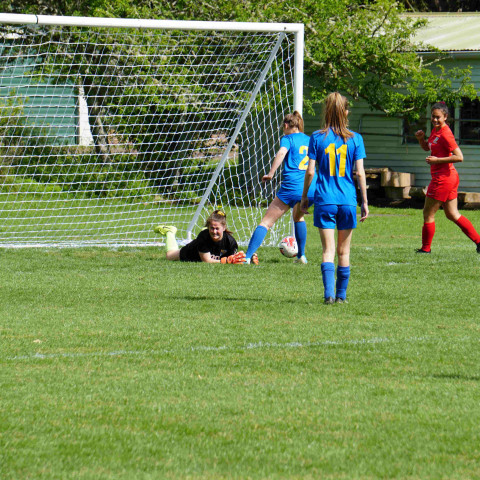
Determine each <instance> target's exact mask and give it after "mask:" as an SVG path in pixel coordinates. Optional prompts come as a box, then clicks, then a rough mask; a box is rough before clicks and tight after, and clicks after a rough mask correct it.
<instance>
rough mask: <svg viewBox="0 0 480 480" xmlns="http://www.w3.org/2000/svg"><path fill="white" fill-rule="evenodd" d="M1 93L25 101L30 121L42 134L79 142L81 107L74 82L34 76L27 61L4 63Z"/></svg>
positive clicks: (0, 74) (60, 140) (67, 142)
mask: <svg viewBox="0 0 480 480" xmlns="http://www.w3.org/2000/svg"><path fill="white" fill-rule="evenodd" d="M0 97H2V98H3V99H4V100H5V99H6V98H8V97H13V98H15V99H17V101H18V102H19V103H20V104H23V112H24V115H25V117H26V118H27V123H28V124H29V125H30V126H32V127H37V128H39V129H41V130H40V133H39V134H40V135H45V136H48V137H49V138H51V139H52V140H51V142H52V143H55V144H62V145H75V144H77V143H78V122H79V120H78V115H79V112H78V107H77V103H76V97H75V92H74V88H73V86H72V85H54V84H53V83H52V82H50V83H47V82H46V81H38V80H37V79H35V78H32V74H31V67H29V65H27V64H23V65H18V64H17V65H8V66H4V67H3V68H2V69H1V71H0Z"/></svg>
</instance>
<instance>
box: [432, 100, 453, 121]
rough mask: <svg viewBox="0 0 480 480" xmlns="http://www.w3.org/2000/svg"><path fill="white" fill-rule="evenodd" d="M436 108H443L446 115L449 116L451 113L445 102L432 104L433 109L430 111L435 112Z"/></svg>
mask: <svg viewBox="0 0 480 480" xmlns="http://www.w3.org/2000/svg"><path fill="white" fill-rule="evenodd" d="M434 110H441V111H442V113H443V114H444V115H445V116H446V117H448V115H449V111H448V107H447V104H446V103H445V102H437V103H434V104H433V105H432V109H431V110H430V112H433V111H434Z"/></svg>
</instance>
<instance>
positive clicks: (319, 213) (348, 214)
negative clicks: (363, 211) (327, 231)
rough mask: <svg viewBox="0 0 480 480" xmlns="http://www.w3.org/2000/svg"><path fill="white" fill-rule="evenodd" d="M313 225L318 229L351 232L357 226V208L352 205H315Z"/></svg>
mask: <svg viewBox="0 0 480 480" xmlns="http://www.w3.org/2000/svg"><path fill="white" fill-rule="evenodd" d="M313 224H314V225H315V226H316V227H318V228H333V229H334V228H335V227H337V230H350V229H352V228H356V226H357V207H353V206H352V205H315V210H314V212H313Z"/></svg>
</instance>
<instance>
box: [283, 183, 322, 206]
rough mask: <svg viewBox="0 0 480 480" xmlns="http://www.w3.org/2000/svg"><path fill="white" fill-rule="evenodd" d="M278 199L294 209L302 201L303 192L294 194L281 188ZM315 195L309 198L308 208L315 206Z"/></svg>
mask: <svg viewBox="0 0 480 480" xmlns="http://www.w3.org/2000/svg"><path fill="white" fill-rule="evenodd" d="M277 197H278V198H279V199H280V200H281V201H282V202H283V203H285V204H287V205H288V206H289V207H290V208H293V207H294V206H295V205H296V204H297V203H298V202H300V201H301V200H302V192H300V193H299V192H293V191H292V190H284V189H283V188H282V187H280V190H279V191H278V192H277ZM313 198H314V197H313V195H312V196H311V197H308V206H310V205H313Z"/></svg>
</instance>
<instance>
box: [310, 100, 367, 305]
mask: <svg viewBox="0 0 480 480" xmlns="http://www.w3.org/2000/svg"><path fill="white" fill-rule="evenodd" d="M365 156H366V155H365V147H364V145H363V139H362V137H361V135H359V134H358V133H355V132H352V131H350V130H349V129H348V101H347V99H346V98H345V97H344V96H342V95H340V94H339V93H338V92H334V93H331V94H330V95H328V97H327V100H326V102H325V123H324V127H323V128H322V129H321V130H318V131H316V132H314V134H313V135H312V137H311V138H310V144H309V147H308V157H309V159H310V161H309V163H308V169H307V172H306V174H305V185H304V188H303V195H302V202H301V208H302V210H303V211H306V210H307V209H308V206H309V203H310V202H309V199H308V192H309V189H310V187H311V184H312V181H313V179H314V176H315V167H317V182H316V186H315V187H316V188H315V210H314V217H313V223H314V225H315V226H316V227H318V230H319V232H320V238H321V240H322V250H323V253H322V279H323V285H324V289H325V290H324V297H325V303H326V304H331V303H335V302H337V303H344V302H345V301H346V298H347V286H348V281H349V278H350V244H351V240H352V232H353V229H354V228H356V226H357V214H356V210H357V195H356V190H355V183H354V178H353V171H354V169H356V174H357V179H358V186H359V188H360V193H361V197H362V198H361V202H362V203H361V217H360V221H361V222H363V221H364V220H365V219H366V218H367V216H368V202H367V185H366V179H365V170H364V167H363V159H364V158H365ZM335 227H336V228H337V230H338V235H337V237H338V238H337V246H336V252H337V255H338V265H337V281H336V284H335V263H334V261H335Z"/></svg>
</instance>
